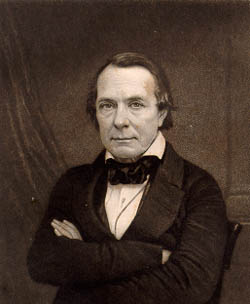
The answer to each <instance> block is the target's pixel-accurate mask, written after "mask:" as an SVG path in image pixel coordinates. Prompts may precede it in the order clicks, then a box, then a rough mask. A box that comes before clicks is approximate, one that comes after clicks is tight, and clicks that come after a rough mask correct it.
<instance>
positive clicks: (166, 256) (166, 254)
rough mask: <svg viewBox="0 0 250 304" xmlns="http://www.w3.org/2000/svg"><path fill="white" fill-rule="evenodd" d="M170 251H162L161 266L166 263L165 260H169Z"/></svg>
mask: <svg viewBox="0 0 250 304" xmlns="http://www.w3.org/2000/svg"><path fill="white" fill-rule="evenodd" d="M171 253H172V252H171V251H169V250H167V249H163V250H162V262H161V263H162V264H165V263H166V262H167V260H168V259H169V257H170V255H171Z"/></svg>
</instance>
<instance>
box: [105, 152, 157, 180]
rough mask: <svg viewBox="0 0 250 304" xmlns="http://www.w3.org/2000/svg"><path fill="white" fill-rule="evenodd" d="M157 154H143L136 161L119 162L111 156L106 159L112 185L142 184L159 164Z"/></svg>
mask: <svg viewBox="0 0 250 304" xmlns="http://www.w3.org/2000/svg"><path fill="white" fill-rule="evenodd" d="M159 162H160V160H159V158H158V157H157V156H143V157H142V158H140V159H139V160H138V161H137V162H135V163H119V162H117V161H116V160H114V159H112V158H109V159H107V161H106V166H107V168H108V179H109V182H110V184H111V185H117V184H142V183H144V182H145V180H146V179H147V176H148V175H149V174H151V173H152V171H153V170H154V169H155V168H156V166H157V165H158V164H159Z"/></svg>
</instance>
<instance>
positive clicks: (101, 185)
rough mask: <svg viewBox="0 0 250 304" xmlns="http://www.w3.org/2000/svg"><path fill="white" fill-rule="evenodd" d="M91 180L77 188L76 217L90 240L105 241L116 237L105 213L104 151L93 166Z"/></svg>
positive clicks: (105, 179)
mask: <svg viewBox="0 0 250 304" xmlns="http://www.w3.org/2000/svg"><path fill="white" fill-rule="evenodd" d="M91 171H92V172H91V174H90V176H91V177H90V180H89V181H88V183H87V184H85V183H82V185H81V187H80V189H76V192H77V193H78V197H77V199H76V202H75V206H76V208H75V217H76V218H77V219H78V222H79V225H80V226H81V227H82V233H83V238H84V236H85V237H86V239H88V241H98V242H99V241H100V242H101V241H104V240H106V239H110V238H112V239H113V238H114V236H113V234H112V233H111V231H110V229H109V225H108V220H107V218H106V213H105V206H104V201H105V195H106V190H107V174H106V170H105V167H104V156H103V153H101V154H100V156H99V157H98V158H97V160H96V161H95V162H94V164H93V166H92V168H91Z"/></svg>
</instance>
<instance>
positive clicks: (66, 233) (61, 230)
mask: <svg viewBox="0 0 250 304" xmlns="http://www.w3.org/2000/svg"><path fill="white" fill-rule="evenodd" d="M51 225H52V227H53V228H54V229H56V230H57V231H58V232H59V233H61V234H62V235H63V236H66V237H67V238H69V239H72V238H73V236H72V234H71V233H70V231H68V230H67V229H65V228H64V226H62V225H60V224H57V223H55V222H54V221H53V222H52V223H51Z"/></svg>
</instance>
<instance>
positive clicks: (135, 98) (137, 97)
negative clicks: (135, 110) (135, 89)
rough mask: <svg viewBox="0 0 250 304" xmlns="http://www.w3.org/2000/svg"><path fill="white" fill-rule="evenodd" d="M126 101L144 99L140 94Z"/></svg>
mask: <svg viewBox="0 0 250 304" xmlns="http://www.w3.org/2000/svg"><path fill="white" fill-rule="evenodd" d="M127 100H128V101H143V100H144V99H143V98H142V97H141V96H132V97H129V98H128V99H127Z"/></svg>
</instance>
